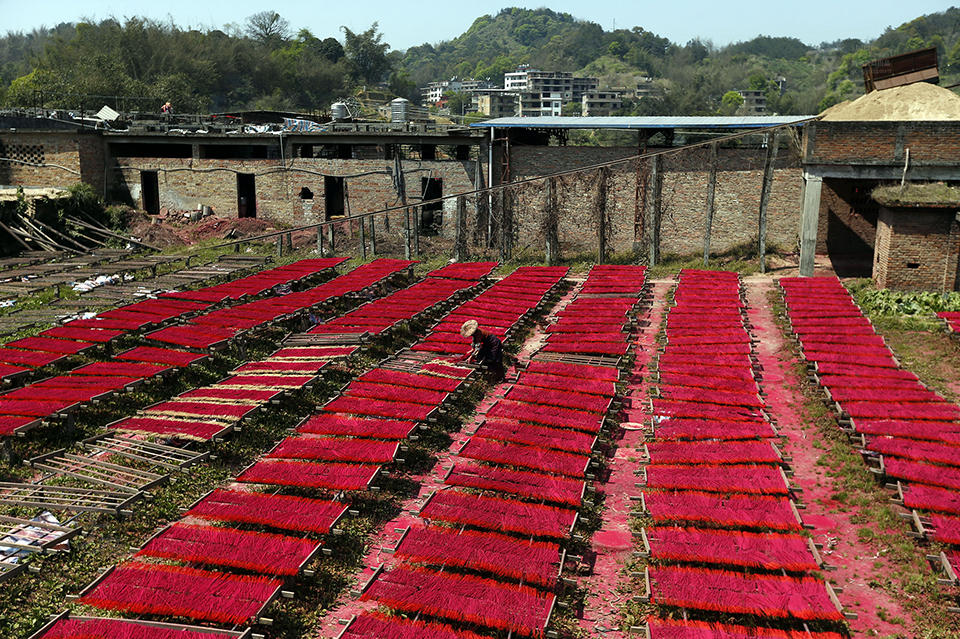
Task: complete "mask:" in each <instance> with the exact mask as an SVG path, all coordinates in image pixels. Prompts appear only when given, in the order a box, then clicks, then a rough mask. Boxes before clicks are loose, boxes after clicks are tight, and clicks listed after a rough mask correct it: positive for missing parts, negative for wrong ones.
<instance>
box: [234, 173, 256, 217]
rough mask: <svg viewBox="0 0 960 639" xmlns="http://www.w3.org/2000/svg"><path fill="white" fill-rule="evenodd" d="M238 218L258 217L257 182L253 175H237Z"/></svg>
mask: <svg viewBox="0 0 960 639" xmlns="http://www.w3.org/2000/svg"><path fill="white" fill-rule="evenodd" d="M237 217H257V180H256V176H254V174H253V173H237Z"/></svg>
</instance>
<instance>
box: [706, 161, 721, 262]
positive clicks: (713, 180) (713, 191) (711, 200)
mask: <svg viewBox="0 0 960 639" xmlns="http://www.w3.org/2000/svg"><path fill="white" fill-rule="evenodd" d="M718 156H719V153H718V149H717V143H716V142H714V143H713V144H711V145H710V178H709V179H708V180H707V221H706V223H705V224H704V228H703V265H704V267H706V266H709V265H710V233H711V231H712V229H713V213H714V210H715V201H716V195H717V165H718V164H719V163H720V162H719V157H718Z"/></svg>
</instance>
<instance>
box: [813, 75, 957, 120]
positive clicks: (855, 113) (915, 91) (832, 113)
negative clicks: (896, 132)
mask: <svg viewBox="0 0 960 639" xmlns="http://www.w3.org/2000/svg"><path fill="white" fill-rule="evenodd" d="M821 115H822V116H823V117H822V119H823V120H825V121H827V122H851V121H868V120H888V121H901V122H902V121H905V120H913V121H917V120H960V96H958V95H957V94H956V93H954V92H953V91H950V90H949V89H944V88H943V87H938V86H937V85H935V84H929V83H927V82H915V83H914V84H908V85H906V86H902V87H893V88H892V89H883V90H882V91H871V92H870V93H868V94H866V95H864V96H861V97H859V98H857V99H856V100H853V101H847V102H841V103H840V104H835V105H834V106H832V107H830V108H829V109H827V110H826V111H824V112H823V113H822V114H821Z"/></svg>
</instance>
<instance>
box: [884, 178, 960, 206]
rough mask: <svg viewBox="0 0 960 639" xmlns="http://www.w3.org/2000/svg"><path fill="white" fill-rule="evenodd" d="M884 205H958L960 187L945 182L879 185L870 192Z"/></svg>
mask: <svg viewBox="0 0 960 639" xmlns="http://www.w3.org/2000/svg"><path fill="white" fill-rule="evenodd" d="M870 195H871V196H872V197H873V199H874V200H876V201H877V202H879V203H880V204H881V205H883V206H956V205H958V204H960V189H958V188H956V187H953V186H948V185H947V184H946V183H944V182H930V183H926V184H912V183H911V184H905V185H904V186H903V187H899V186H895V185H888V186H878V187H877V188H875V189H874V190H873V192H872V193H871V194H870Z"/></svg>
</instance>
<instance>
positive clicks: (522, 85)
mask: <svg viewBox="0 0 960 639" xmlns="http://www.w3.org/2000/svg"><path fill="white" fill-rule="evenodd" d="M598 85H599V80H597V78H575V77H573V74H572V73H570V72H569V71H541V70H539V69H531V68H529V67H519V68H518V69H517V70H516V71H512V72H510V73H505V74H503V90H504V91H507V92H515V93H516V94H517V95H519V96H520V116H521V117H534V116H542V115H560V113H561V111H562V109H563V105H565V104H568V103H570V102H580V100H581V99H582V98H583V95H584V94H585V93H589V92H593V91H596V90H597V87H598Z"/></svg>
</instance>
